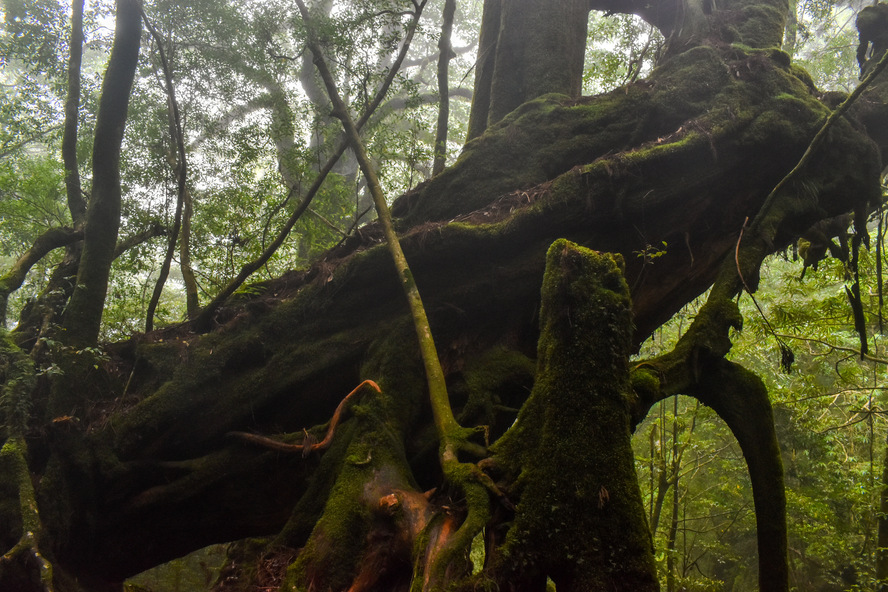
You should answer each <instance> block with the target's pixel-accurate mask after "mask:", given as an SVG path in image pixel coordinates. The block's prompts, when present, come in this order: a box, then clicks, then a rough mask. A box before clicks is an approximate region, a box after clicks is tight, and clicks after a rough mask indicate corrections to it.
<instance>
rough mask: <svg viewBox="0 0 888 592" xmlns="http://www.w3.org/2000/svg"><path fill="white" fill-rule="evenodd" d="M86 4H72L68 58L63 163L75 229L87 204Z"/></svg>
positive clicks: (84, 212)
mask: <svg viewBox="0 0 888 592" xmlns="http://www.w3.org/2000/svg"><path fill="white" fill-rule="evenodd" d="M83 2H84V0H74V1H73V2H72V4H71V38H70V41H69V43H68V44H69V47H70V49H69V52H70V54H69V56H68V97H67V99H66V100H65V132H64V135H63V136H62V161H63V162H64V163H65V193H66V194H67V197H68V210H70V212H71V220H72V221H73V222H74V225H75V226H77V225H78V224H80V223H82V222H83V218H84V216H85V215H86V201H85V200H84V199H83V194H82V193H81V192H80V172H79V170H78V164H77V123H78V122H77V118H78V115H79V113H80V64H81V62H82V60H83Z"/></svg>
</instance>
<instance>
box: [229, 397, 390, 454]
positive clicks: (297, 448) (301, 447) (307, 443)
mask: <svg viewBox="0 0 888 592" xmlns="http://www.w3.org/2000/svg"><path fill="white" fill-rule="evenodd" d="M365 386H369V387H371V388H373V389H375V390H376V392H377V393H381V392H382V390H381V389H380V388H379V385H378V384H376V383H375V382H373V381H372V380H365V381H364V382H362V383H361V384H359V385H358V386H356V387H355V388H354V389H353V390H352V392H350V393H349V394H347V395H346V396H345V398H344V399H342V401H341V402H340V403H339V405H338V406H337V407H336V411H334V412H333V417H332V418H330V426H329V427H328V428H327V434H326V435H325V436H324V439H323V440H321V441H320V442H316V441H315V440H314V437H313V436H312V435H311V434H309V433H308V431H307V430H305V429H303V430H302V431H303V434H304V436H303V438H304V439H303V440H302V443H301V444H287V443H286V442H281V441H280V440H274V439H272V438H267V437H265V436H260V435H258V434H250V433H247V432H228V435H229V436H231V437H233V438H237V439H239V440H243V441H244V442H250V443H252V444H258V445H260V446H264V447H265V448H270V449H271V450H279V451H281V452H299V453H301V454H302V456H303V457H307V456H308V455H309V454H310V453H312V452H316V451H320V450H326V449H327V448H329V447H330V444H331V443H332V442H333V436H334V434H335V433H336V426H338V425H339V421H340V420H341V419H342V412H343V411H344V410H345V404H346V403H348V402H349V401H350V400H351V398H352V397H353V396H355V395H356V394H358V393H359V392H360V391H361V389H363V388H364V387H365Z"/></svg>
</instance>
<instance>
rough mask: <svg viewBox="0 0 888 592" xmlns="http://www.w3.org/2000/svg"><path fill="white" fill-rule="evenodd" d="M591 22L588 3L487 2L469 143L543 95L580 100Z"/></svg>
mask: <svg viewBox="0 0 888 592" xmlns="http://www.w3.org/2000/svg"><path fill="white" fill-rule="evenodd" d="M588 19H589V6H588V0H565V1H563V2H555V3H553V2H547V1H545V0H514V1H510V2H503V0H485V3H484V15H483V21H482V23H481V39H480V43H479V48H478V52H479V53H478V65H477V71H476V74H475V93H476V98H475V99H474V100H473V101H472V111H473V113H472V115H470V124H469V139H471V138H474V137H477V136H478V135H480V134H481V133H482V132H483V131H484V130H485V129H487V128H488V127H489V126H491V125H493V124H495V123H497V122H498V121H500V120H501V119H502V118H503V117H505V116H506V115H507V114H508V113H510V112H512V111H514V110H515V109H516V108H517V107H518V106H519V105H521V104H523V103H526V102H527V101H529V100H531V99H535V98H536V97H539V96H541V95H543V94H546V93H562V94H566V95H568V96H571V97H578V96H579V95H580V90H581V88H582V77H583V57H584V56H585V52H586V31H587V22H588ZM488 96H489V101H488V100H487V99H486V98H485V97H488ZM476 110H477V112H476ZM485 112H486V113H487V115H486V121H482V119H484V117H483V115H482V114H483V113H485Z"/></svg>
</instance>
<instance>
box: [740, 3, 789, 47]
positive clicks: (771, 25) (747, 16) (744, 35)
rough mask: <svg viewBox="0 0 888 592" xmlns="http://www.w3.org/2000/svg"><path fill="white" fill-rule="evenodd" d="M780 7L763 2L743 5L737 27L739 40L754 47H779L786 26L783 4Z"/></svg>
mask: <svg viewBox="0 0 888 592" xmlns="http://www.w3.org/2000/svg"><path fill="white" fill-rule="evenodd" d="M782 8H783V9H782V10H781V9H780V8H777V7H774V6H766V5H763V4H753V5H751V6H746V7H744V8H743V9H742V14H743V17H742V18H743V22H742V24H741V25H740V27H739V31H740V39H741V41H742V42H743V43H745V44H746V45H749V46H750V47H756V48H767V47H780V44H781V42H782V41H783V31H784V28H785V26H786V21H785V17H786V7H785V5H784V6H783V7H782Z"/></svg>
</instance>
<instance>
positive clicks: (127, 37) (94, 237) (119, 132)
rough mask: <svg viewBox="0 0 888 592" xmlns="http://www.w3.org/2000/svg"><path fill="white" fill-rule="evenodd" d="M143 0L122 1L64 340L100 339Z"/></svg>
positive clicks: (86, 342)
mask: <svg viewBox="0 0 888 592" xmlns="http://www.w3.org/2000/svg"><path fill="white" fill-rule="evenodd" d="M141 8H142V3H141V0H117V26H116V29H115V33H114V45H113V47H112V49H111V57H110V59H109V61H108V69H107V71H106V72H105V80H104V82H103V83H102V98H101V100H100V102H99V112H98V116H97V119H96V136H95V142H94V145H93V187H92V193H91V195H90V200H89V207H88V208H87V212H86V223H85V225H84V231H83V254H82V256H81V259H80V267H79V269H78V272H77V285H76V287H75V289H74V294H73V295H72V296H71V301H70V302H69V303H68V308H67V310H66V312H65V318H64V322H63V328H64V330H65V333H64V337H63V339H64V340H65V341H66V342H67V343H69V344H72V345H79V346H84V345H86V346H88V345H93V344H95V343H96V340H97V339H98V336H99V328H100V326H101V323H102V310H103V308H104V306H105V294H106V292H107V290H108V277H109V274H110V272H111V262H112V261H113V260H114V247H115V246H116V244H117V231H118V228H119V226H120V145H121V142H122V140H123V129H124V125H125V124H126V115H127V109H128V107H129V98H130V91H131V89H132V85H133V78H134V76H135V73H136V66H137V64H138V61H139V44H140V38H141V31H142V28H141Z"/></svg>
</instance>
